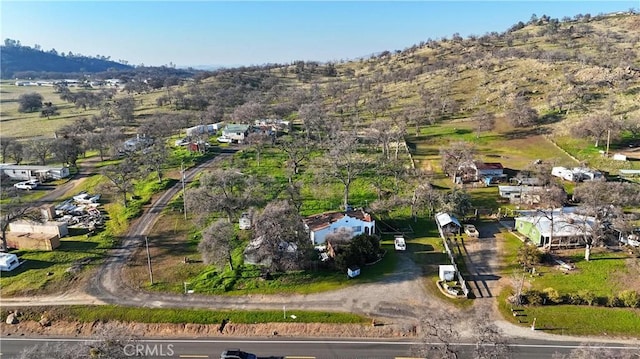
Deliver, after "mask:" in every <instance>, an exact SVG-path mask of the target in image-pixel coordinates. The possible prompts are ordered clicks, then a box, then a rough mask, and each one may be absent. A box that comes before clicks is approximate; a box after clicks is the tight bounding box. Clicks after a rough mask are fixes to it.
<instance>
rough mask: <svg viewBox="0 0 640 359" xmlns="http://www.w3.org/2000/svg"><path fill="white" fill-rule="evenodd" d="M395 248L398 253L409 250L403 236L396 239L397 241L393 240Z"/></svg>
mask: <svg viewBox="0 0 640 359" xmlns="http://www.w3.org/2000/svg"><path fill="white" fill-rule="evenodd" d="M393 246H394V247H395V249H396V251H405V250H407V244H406V243H405V241H404V237H402V236H397V237H395V239H394V240H393Z"/></svg>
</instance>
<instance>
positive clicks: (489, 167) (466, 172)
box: [458, 161, 505, 182]
mask: <svg viewBox="0 0 640 359" xmlns="http://www.w3.org/2000/svg"><path fill="white" fill-rule="evenodd" d="M458 169H459V171H460V173H461V176H462V180H463V181H465V182H467V181H480V180H483V179H485V178H491V177H494V178H498V177H505V174H504V167H503V166H502V164H501V163H499V162H482V161H473V162H467V163H464V164H461V165H460V166H459V168H458Z"/></svg>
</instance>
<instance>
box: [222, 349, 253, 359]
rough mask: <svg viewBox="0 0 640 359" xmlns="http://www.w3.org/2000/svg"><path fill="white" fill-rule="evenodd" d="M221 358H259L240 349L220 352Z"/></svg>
mask: <svg viewBox="0 0 640 359" xmlns="http://www.w3.org/2000/svg"><path fill="white" fill-rule="evenodd" d="M220 359H257V357H256V356H255V354H251V353H247V352H243V351H242V350H240V349H227V350H225V351H223V352H222V354H220Z"/></svg>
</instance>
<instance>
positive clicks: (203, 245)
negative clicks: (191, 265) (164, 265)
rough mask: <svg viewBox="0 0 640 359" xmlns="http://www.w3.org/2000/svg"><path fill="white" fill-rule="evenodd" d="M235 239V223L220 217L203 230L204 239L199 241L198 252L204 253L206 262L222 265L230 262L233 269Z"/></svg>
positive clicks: (203, 256)
mask: <svg viewBox="0 0 640 359" xmlns="http://www.w3.org/2000/svg"><path fill="white" fill-rule="evenodd" d="M234 239H235V234H234V232H233V225H232V224H231V223H229V221H225V220H223V219H219V220H217V221H215V222H213V223H211V225H209V227H207V228H206V229H205V230H204V231H202V240H201V241H200V243H198V252H200V255H202V259H203V261H204V263H205V264H214V265H216V266H220V267H223V266H224V265H225V264H226V263H229V268H230V269H231V270H233V260H232V259H231V251H232V250H233V247H234V243H233V242H234Z"/></svg>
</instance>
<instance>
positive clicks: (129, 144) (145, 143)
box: [122, 135, 153, 152]
mask: <svg viewBox="0 0 640 359" xmlns="http://www.w3.org/2000/svg"><path fill="white" fill-rule="evenodd" d="M151 145H153V139H152V138H150V137H147V136H144V135H142V136H140V135H136V137H134V138H130V139H128V140H126V141H124V144H123V145H122V149H123V150H124V151H126V152H133V151H138V150H141V149H143V148H147V147H149V146H151Z"/></svg>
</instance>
